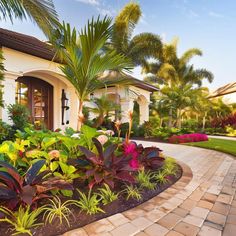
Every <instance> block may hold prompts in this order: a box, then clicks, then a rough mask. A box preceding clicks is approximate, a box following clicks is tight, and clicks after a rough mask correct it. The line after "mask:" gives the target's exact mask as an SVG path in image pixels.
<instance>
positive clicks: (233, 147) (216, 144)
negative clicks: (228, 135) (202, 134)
mask: <svg viewBox="0 0 236 236" xmlns="http://www.w3.org/2000/svg"><path fill="white" fill-rule="evenodd" d="M185 145H190V146H194V147H201V148H207V149H212V150H217V151H220V152H225V153H228V154H231V155H233V156H235V157H236V141H234V140H225V139H217V138H210V139H209V141H204V142H196V143H186V144H185Z"/></svg>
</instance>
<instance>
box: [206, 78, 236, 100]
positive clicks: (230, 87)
mask: <svg viewBox="0 0 236 236" xmlns="http://www.w3.org/2000/svg"><path fill="white" fill-rule="evenodd" d="M215 97H222V98H223V100H224V101H225V102H226V103H236V82H233V83H229V84H226V85H224V86H222V87H220V88H218V89H217V90H215V91H214V92H212V93H211V94H210V96H209V98H215Z"/></svg>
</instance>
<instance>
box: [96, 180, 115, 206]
mask: <svg viewBox="0 0 236 236" xmlns="http://www.w3.org/2000/svg"><path fill="white" fill-rule="evenodd" d="M103 186H104V187H103V188H98V190H99V193H98V194H97V195H98V196H99V197H100V198H101V201H102V204H103V205H107V204H109V203H111V202H113V201H115V200H117V199H118V196H119V193H115V192H113V191H112V190H111V189H110V187H109V185H107V184H104V185H103Z"/></svg>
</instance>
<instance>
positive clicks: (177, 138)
mask: <svg viewBox="0 0 236 236" xmlns="http://www.w3.org/2000/svg"><path fill="white" fill-rule="evenodd" d="M168 141H169V143H192V142H201V141H208V137H207V135H206V134H201V133H193V134H183V135H173V136H171V137H170V138H169V139H168Z"/></svg>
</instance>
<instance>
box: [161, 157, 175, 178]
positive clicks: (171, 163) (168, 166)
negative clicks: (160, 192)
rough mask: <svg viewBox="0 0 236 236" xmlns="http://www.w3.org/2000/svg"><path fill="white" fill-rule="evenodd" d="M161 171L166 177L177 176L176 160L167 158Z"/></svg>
mask: <svg viewBox="0 0 236 236" xmlns="http://www.w3.org/2000/svg"><path fill="white" fill-rule="evenodd" d="M162 171H163V172H164V173H165V174H166V175H174V176H176V175H177V172H178V166H177V163H176V160H175V159H173V158H171V157H167V158H166V159H165V161H164V165H163V167H162Z"/></svg>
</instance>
